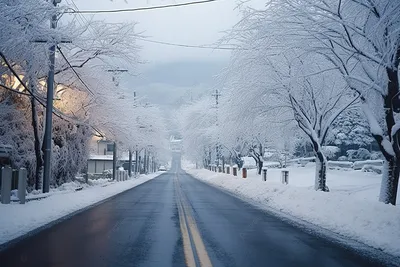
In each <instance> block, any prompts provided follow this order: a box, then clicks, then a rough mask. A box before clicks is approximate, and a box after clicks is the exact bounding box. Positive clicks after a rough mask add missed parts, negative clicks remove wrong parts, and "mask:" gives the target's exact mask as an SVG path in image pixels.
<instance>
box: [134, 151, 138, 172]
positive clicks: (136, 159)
mask: <svg viewBox="0 0 400 267" xmlns="http://www.w3.org/2000/svg"><path fill="white" fill-rule="evenodd" d="M138 160H139V152H138V151H137V150H136V151H135V175H137V173H138V172H139V161H138Z"/></svg>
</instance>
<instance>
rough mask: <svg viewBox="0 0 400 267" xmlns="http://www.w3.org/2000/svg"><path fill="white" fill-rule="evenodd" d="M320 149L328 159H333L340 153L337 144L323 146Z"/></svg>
mask: <svg viewBox="0 0 400 267" xmlns="http://www.w3.org/2000/svg"><path fill="white" fill-rule="evenodd" d="M322 151H323V152H324V154H325V156H326V158H327V159H328V160H335V159H337V156H338V154H339V153H340V148H338V147H337V146H323V147H322Z"/></svg>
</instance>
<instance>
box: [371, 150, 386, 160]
mask: <svg viewBox="0 0 400 267" xmlns="http://www.w3.org/2000/svg"><path fill="white" fill-rule="evenodd" d="M371 159H372V160H377V159H384V157H383V155H382V153H381V152H377V151H373V152H372V153H371Z"/></svg>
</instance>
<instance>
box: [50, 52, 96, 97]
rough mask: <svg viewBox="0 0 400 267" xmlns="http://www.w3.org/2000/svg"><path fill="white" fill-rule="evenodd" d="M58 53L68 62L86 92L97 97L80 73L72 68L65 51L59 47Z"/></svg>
mask: <svg viewBox="0 0 400 267" xmlns="http://www.w3.org/2000/svg"><path fill="white" fill-rule="evenodd" d="M57 49H58V51H59V52H60V54H61V56H62V58H63V59H64V60H65V62H67V64H68V66H69V67H70V68H71V70H72V71H73V72H74V74H75V75H76V77H77V78H78V79H79V81H80V82H81V83H82V85H83V86H84V87H85V88H86V90H88V91H89V93H91V94H92V95H93V96H94V95H95V94H94V93H93V91H92V90H91V89H90V88H89V86H88V85H87V84H86V83H85V81H83V80H82V78H81V76H80V75H79V74H78V72H77V71H76V70H75V68H74V67H73V66H72V64H71V63H70V62H69V60H68V59H67V57H66V56H65V54H64V53H63V51H62V50H61V47H59V46H58V47H57Z"/></svg>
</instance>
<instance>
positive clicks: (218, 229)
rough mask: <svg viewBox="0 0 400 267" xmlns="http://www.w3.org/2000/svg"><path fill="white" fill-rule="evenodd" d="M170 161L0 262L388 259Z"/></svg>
mask: <svg viewBox="0 0 400 267" xmlns="http://www.w3.org/2000/svg"><path fill="white" fill-rule="evenodd" d="M177 165H179V164H177ZM175 167H176V168H174V169H173V170H171V171H169V172H167V173H164V174H162V175H161V176H159V177H158V178H156V179H154V180H151V181H149V182H147V183H145V184H142V185H140V186H138V187H136V188H133V189H131V190H129V191H126V192H125V193H122V194H120V195H117V196H116V197H114V198H111V199H110V200H108V201H106V202H103V203H101V204H99V205H97V206H95V207H93V208H90V209H88V210H85V211H83V212H81V213H79V214H77V215H75V216H73V217H71V218H69V219H67V220H65V221H62V222H61V223H59V224H56V225H55V226H53V227H51V228H48V229H45V230H43V231H41V232H40V233H38V234H36V235H34V236H31V237H28V238H26V239H23V240H22V241H20V242H19V243H16V244H15V245H12V246H10V247H9V248H7V249H5V250H3V251H1V252H0V266H1V267H22V266H40V267H50V266H51V267H61V266H62V267H64V266H65V267H79V266H85V267H89V266H93V267H101V266H115V267H125V266H143V267H147V266H155V267H164V266H166V267H167V266H174V267H179V266H189V267H192V266H207V267H208V266H228V267H235V266H238V267H247V266H254V267H255V266H272V267H280V266H294V267H301V266H324V267H330V266H332V267H334V266H354V267H355V266H360V267H361V266H362V267H368V266H371V267H372V266H373V267H377V266H390V265H384V264H382V263H380V262H378V261H375V260H371V259H369V258H367V257H364V256H363V255H360V254H358V253H357V251H355V250H352V249H348V248H346V247H345V246H342V245H340V244H338V243H336V242H333V241H330V240H327V239H324V238H322V237H318V236H315V235H313V234H310V233H307V232H306V231H303V230H301V229H299V228H297V227H295V226H293V225H291V224H289V223H287V222H284V221H282V220H280V219H279V218H277V217H275V216H273V215H271V214H268V213H265V212H263V211H260V210H259V209H257V208H255V207H253V206H251V205H250V204H247V203H245V202H243V201H242V200H239V199H237V198H235V197H232V196H231V195H229V194H226V193H225V192H223V191H221V190H219V189H216V188H214V187H212V186H209V185H207V184H204V183H202V182H200V181H198V180H196V179H194V178H192V177H191V176H190V175H188V174H186V173H184V172H183V171H182V170H180V168H179V166H175ZM393 266H394V265H393Z"/></svg>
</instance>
